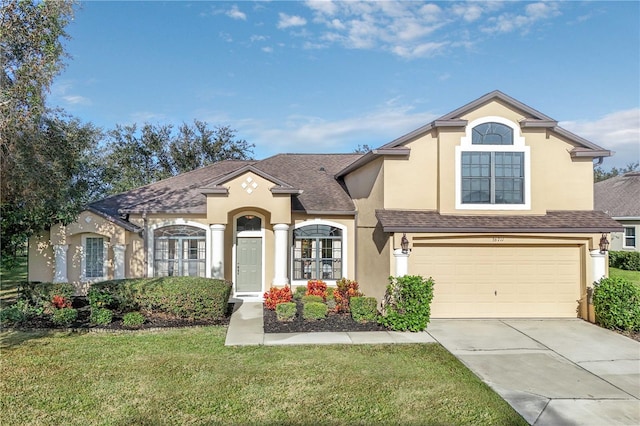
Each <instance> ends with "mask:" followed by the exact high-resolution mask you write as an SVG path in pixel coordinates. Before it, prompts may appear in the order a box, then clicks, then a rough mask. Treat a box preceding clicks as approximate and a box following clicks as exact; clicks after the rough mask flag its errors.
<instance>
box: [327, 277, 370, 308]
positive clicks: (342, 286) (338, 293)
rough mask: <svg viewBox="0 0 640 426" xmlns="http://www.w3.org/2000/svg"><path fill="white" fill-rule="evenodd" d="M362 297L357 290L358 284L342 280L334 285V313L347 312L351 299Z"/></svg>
mask: <svg viewBox="0 0 640 426" xmlns="http://www.w3.org/2000/svg"><path fill="white" fill-rule="evenodd" d="M360 296H364V295H363V294H362V293H361V292H360V290H358V282H357V281H352V280H348V279H346V278H342V279H341V280H340V281H338V282H337V283H336V289H335V290H334V291H333V297H334V298H335V300H336V306H335V308H334V311H335V312H349V300H350V299H351V298H352V297H360Z"/></svg>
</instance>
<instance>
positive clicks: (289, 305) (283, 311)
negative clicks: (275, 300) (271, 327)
mask: <svg viewBox="0 0 640 426" xmlns="http://www.w3.org/2000/svg"><path fill="white" fill-rule="evenodd" d="M305 291H306V290H305ZM296 309H297V306H296V304H295V303H294V302H286V303H279V304H278V305H276V317H277V318H278V321H293V318H294V317H295V316H296Z"/></svg>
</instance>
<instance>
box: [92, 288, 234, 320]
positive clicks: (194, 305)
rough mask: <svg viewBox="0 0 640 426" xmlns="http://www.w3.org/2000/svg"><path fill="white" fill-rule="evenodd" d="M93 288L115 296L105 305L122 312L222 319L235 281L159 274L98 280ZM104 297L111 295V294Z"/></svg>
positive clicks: (193, 318) (101, 292)
mask: <svg viewBox="0 0 640 426" xmlns="http://www.w3.org/2000/svg"><path fill="white" fill-rule="evenodd" d="M92 290H94V292H96V293H100V294H102V295H104V294H105V293H106V294H108V295H110V296H111V299H112V300H111V301H110V302H108V303H105V305H106V306H104V307H113V306H116V307H117V309H118V310H119V311H121V312H127V311H136V310H141V311H144V312H146V313H147V314H154V313H163V314H170V315H174V316H176V317H177V318H182V319H186V320H192V321H193V320H219V319H223V318H224V317H225V314H226V312H227V305H228V303H229V297H230V296H231V283H229V282H227V281H223V280H217V279H211V278H200V277H159V278H140V279H128V280H114V281H103V282H99V283H95V284H93V286H92ZM99 299H100V300H105V299H109V298H107V297H104V298H99Z"/></svg>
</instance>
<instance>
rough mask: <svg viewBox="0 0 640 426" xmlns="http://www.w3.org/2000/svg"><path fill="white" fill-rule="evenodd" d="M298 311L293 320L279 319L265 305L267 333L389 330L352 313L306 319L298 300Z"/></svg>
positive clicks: (265, 330)
mask: <svg viewBox="0 0 640 426" xmlns="http://www.w3.org/2000/svg"><path fill="white" fill-rule="evenodd" d="M296 305H297V313H296V316H295V318H294V319H293V321H289V322H285V321H278V318H277V317H276V311H271V310H269V309H267V308H264V307H263V310H264V316H263V319H264V332H265V333H306V332H322V331H328V332H331V331H387V329H386V328H385V327H383V326H381V325H380V324H378V323H376V322H367V323H359V322H356V321H354V320H353V318H351V314H344V313H340V314H336V313H333V312H329V315H328V316H327V318H325V319H320V320H305V319H304V318H302V302H300V301H296Z"/></svg>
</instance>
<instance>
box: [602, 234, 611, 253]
mask: <svg viewBox="0 0 640 426" xmlns="http://www.w3.org/2000/svg"><path fill="white" fill-rule="evenodd" d="M607 251H609V240H607V234H605V233H604V232H603V233H602V237H601V238H600V254H605V253H606V252H607Z"/></svg>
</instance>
